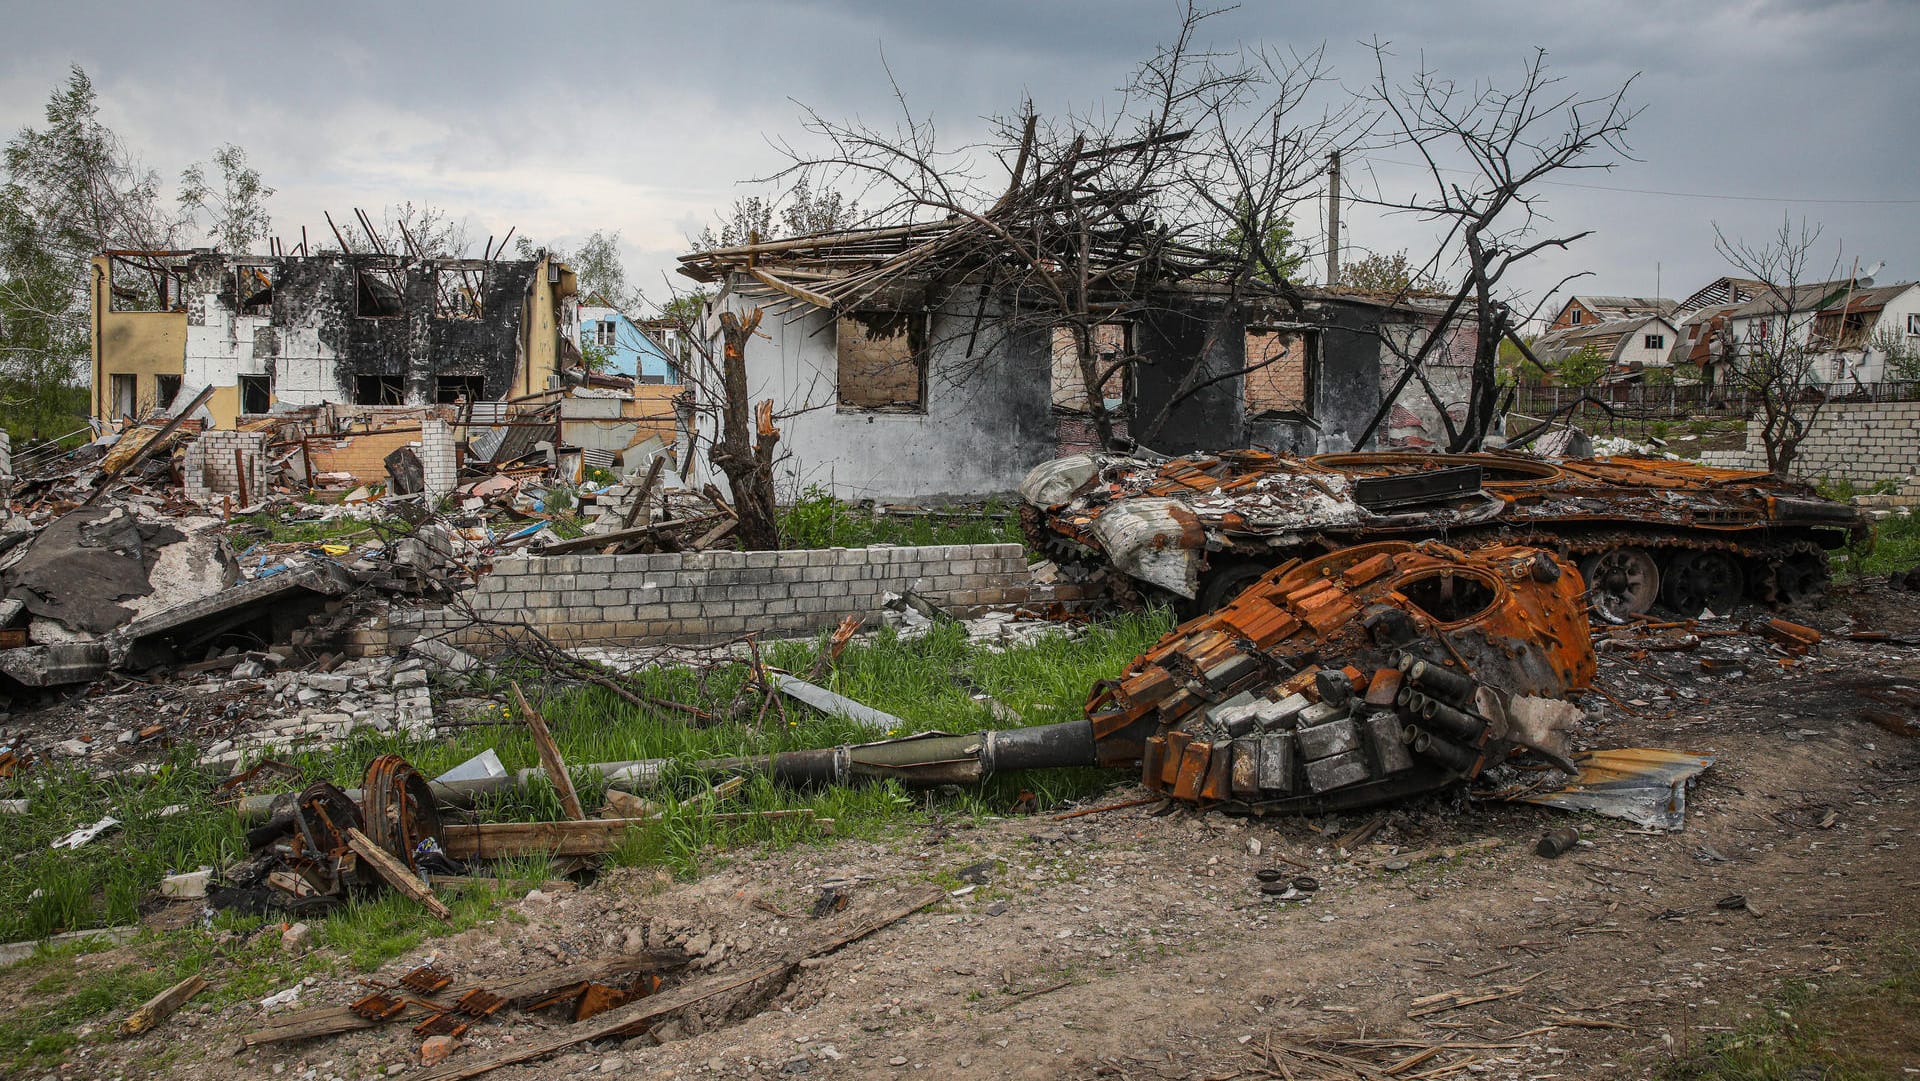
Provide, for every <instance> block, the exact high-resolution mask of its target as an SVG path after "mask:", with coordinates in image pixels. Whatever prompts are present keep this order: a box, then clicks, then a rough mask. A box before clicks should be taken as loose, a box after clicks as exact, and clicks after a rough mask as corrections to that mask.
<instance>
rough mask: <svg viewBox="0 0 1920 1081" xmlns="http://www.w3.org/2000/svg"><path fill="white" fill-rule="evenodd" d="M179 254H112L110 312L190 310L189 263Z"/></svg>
mask: <svg viewBox="0 0 1920 1081" xmlns="http://www.w3.org/2000/svg"><path fill="white" fill-rule="evenodd" d="M184 256H185V253H178V252H136V251H122V252H108V253H107V282H106V285H107V310H108V311H111V312H183V311H186V310H187V261H186V259H185V257H184Z"/></svg>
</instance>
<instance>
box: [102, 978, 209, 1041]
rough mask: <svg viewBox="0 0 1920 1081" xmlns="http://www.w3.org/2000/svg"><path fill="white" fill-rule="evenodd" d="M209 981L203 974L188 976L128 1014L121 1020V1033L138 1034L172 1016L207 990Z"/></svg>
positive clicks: (124, 1034) (122, 1034)
mask: <svg viewBox="0 0 1920 1081" xmlns="http://www.w3.org/2000/svg"><path fill="white" fill-rule="evenodd" d="M206 988H207V981H206V979H205V978H204V977H201V976H197V975H196V976H188V977H187V978H186V979H184V980H181V981H180V982H179V983H176V984H174V985H173V986H172V987H169V988H167V989H166V990H165V991H162V992H160V993H159V994H157V995H155V996H153V997H152V998H150V999H148V1000H147V1003H146V1005H144V1006H142V1007H140V1008H139V1009H137V1010H135V1011H133V1012H132V1013H131V1014H128V1015H127V1019H126V1020H125V1021H122V1022H120V1035H121V1036H123V1037H125V1036H138V1035H140V1034H141V1033H142V1032H145V1031H147V1030H148V1029H150V1028H152V1027H153V1026H155V1025H157V1024H159V1023H160V1022H162V1021H165V1020H166V1019H167V1018H169V1017H172V1016H173V1015H174V1013H175V1012H176V1011H177V1010H179V1009H180V1007H182V1006H185V1005H186V1004H187V1000H188V999H190V998H192V997H193V996H195V995H197V994H199V993H200V992H202V991H204V990H206Z"/></svg>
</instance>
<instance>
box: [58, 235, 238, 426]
mask: <svg viewBox="0 0 1920 1081" xmlns="http://www.w3.org/2000/svg"><path fill="white" fill-rule="evenodd" d="M93 266H94V274H93V283H94V286H93V317H94V323H93V330H94V333H93V334H92V335H91V337H92V338H93V416H94V419H96V420H102V421H104V420H108V419H111V418H109V417H108V416H107V413H108V411H109V410H110V409H111V408H112V405H113V376H115V375H132V376H133V377H134V380H135V383H134V395H135V397H134V400H135V402H137V403H139V404H141V405H151V404H153V403H154V402H157V401H158V400H159V398H158V395H159V389H160V385H159V382H158V381H157V380H156V378H155V377H156V376H161V375H184V374H185V373H186V367H187V313H186V312H185V311H177V312H116V311H113V310H111V308H112V305H111V303H110V301H109V298H108V295H107V294H106V292H105V290H103V289H102V288H101V286H102V285H104V284H105V282H106V280H107V279H106V274H107V259H106V257H105V256H95V257H94V260H93ZM182 389H183V390H185V389H186V388H185V387H182ZM228 423H229V425H230V424H231V421H229V422H228Z"/></svg>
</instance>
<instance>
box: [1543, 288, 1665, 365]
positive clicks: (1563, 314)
mask: <svg viewBox="0 0 1920 1081" xmlns="http://www.w3.org/2000/svg"><path fill="white" fill-rule="evenodd" d="M1679 307H1680V305H1679V303H1678V302H1677V301H1672V300H1668V299H1667V298H1666V297H1613V296H1598V295H1591V296H1575V297H1568V298H1567V302H1566V303H1565V304H1563V305H1561V306H1560V312H1559V314H1557V315H1555V316H1554V317H1553V322H1551V323H1549V324H1548V325H1547V332H1548V333H1552V332H1553V331H1556V330H1570V329H1572V328H1574V327H1587V326H1592V325H1594V324H1595V323H1611V322H1617V321H1619V320H1623V319H1645V318H1647V317H1648V316H1654V315H1658V316H1668V315H1672V314H1673V313H1674V312H1675V311H1676V310H1677V309H1678V308H1679ZM1542 359H1544V358H1542Z"/></svg>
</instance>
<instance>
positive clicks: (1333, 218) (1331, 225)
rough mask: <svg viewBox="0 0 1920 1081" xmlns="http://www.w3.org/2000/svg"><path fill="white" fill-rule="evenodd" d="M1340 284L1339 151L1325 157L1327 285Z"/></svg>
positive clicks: (1330, 286)
mask: <svg viewBox="0 0 1920 1081" xmlns="http://www.w3.org/2000/svg"><path fill="white" fill-rule="evenodd" d="M1339 284H1340V152H1339V151H1338V150H1336V151H1334V152H1333V153H1332V155H1330V156H1329V157H1328V158H1327V287H1328V288H1332V287H1333V286H1336V285H1339Z"/></svg>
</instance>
